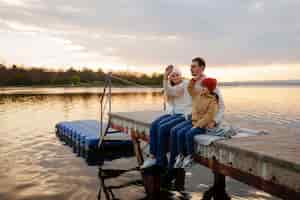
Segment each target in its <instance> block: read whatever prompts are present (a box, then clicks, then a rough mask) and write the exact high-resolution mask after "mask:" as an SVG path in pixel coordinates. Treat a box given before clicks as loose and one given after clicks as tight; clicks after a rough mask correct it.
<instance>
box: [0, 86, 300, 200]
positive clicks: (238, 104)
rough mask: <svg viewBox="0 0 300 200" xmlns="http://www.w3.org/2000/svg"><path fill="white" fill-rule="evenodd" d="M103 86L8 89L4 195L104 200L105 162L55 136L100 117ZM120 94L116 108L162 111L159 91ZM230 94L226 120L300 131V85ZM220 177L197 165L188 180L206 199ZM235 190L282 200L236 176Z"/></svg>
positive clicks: (2, 122)
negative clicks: (100, 194)
mask: <svg viewBox="0 0 300 200" xmlns="http://www.w3.org/2000/svg"><path fill="white" fill-rule="evenodd" d="M99 91H101V90H100V89H98V88H77V89H62V88H60V89H50V88H48V89H31V88H25V89H24V88H23V89H20V88H9V89H8V88H6V89H2V90H0V127H1V129H0V199H1V200H6V199H9V200H10V199H18V200H19V199H20V200H21V199H22V200H25V199H26V200H27V199H28V200H29V199H30V200H35V199H39V200H44V199H55V200H60V199H96V197H97V190H98V187H99V179H98V177H97V173H98V168H97V166H88V165H87V164H86V163H85V162H84V160H83V159H81V158H79V157H76V156H75V155H74V154H73V153H72V151H71V149H70V148H69V147H68V146H65V145H63V144H62V143H61V142H60V141H59V140H58V139H57V137H56V136H55V133H54V126H55V124H56V123H58V122H60V121H65V120H77V119H98V118H99V95H98V94H97V92H99ZM113 91H118V92H117V93H115V94H113V98H112V104H113V105H112V108H113V111H134V110H145V109H148V110H151V109H161V108H162V102H163V100H162V96H161V94H160V93H159V91H160V90H159V89H154V90H153V89H147V90H141V89H139V90H138V93H134V91H136V89H133V88H131V89H117V90H114V89H113ZM144 91H145V92H144ZM222 92H223V95H224V98H225V104H226V115H225V118H226V120H227V121H229V122H231V123H233V124H235V125H236V126H241V127H247V128H256V129H263V130H267V131H269V132H280V133H281V134H285V133H286V132H300V106H299V102H300V87H297V86H295V87H223V88H222ZM128 161H130V159H127V160H126V159H125V160H124V162H128ZM132 161H133V162H134V159H132V160H131V161H130V162H131V163H132ZM212 180H213V179H212V176H211V174H210V172H209V170H207V169H205V168H204V167H200V166H196V167H193V168H192V169H191V171H189V172H188V173H187V179H186V187H187V191H188V192H189V193H190V198H191V199H200V197H201V195H202V192H203V191H205V190H206V189H207V187H208V186H209V185H210V184H212ZM227 190H228V192H229V193H230V194H231V195H232V196H233V199H276V198H274V197H271V196H270V195H268V194H265V193H263V192H261V191H258V190H256V189H254V188H251V187H248V186H246V185H244V184H241V183H238V182H236V181H234V180H231V179H229V180H228V184H227ZM141 191H142V190H140V188H139V189H130V190H129V189H127V190H126V189H125V193H126V192H127V194H129V193H130V194H132V197H130V198H131V199H138V198H140V196H141V195H142V194H141V193H142V192H141ZM123 192H124V191H123ZM121 193H122V192H121V191H120V192H119V195H120V196H121V197H124V195H121ZM116 194H117V195H118V191H117V192H116ZM126 197H127V198H124V199H128V198H129V197H128V196H126Z"/></svg>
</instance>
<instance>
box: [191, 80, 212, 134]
mask: <svg viewBox="0 0 300 200" xmlns="http://www.w3.org/2000/svg"><path fill="white" fill-rule="evenodd" d="M188 91H189V93H190V95H191V96H192V124H193V127H197V128H205V127H206V126H207V125H208V124H209V123H210V122H213V120H214V117H215V115H216V113H217V111H218V103H217V99H216V97H215V96H214V95H212V94H205V95H201V94H200V93H199V92H198V91H196V90H195V81H193V80H191V81H190V82H189V85H188Z"/></svg>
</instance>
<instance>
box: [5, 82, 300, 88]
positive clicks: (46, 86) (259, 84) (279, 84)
mask: <svg viewBox="0 0 300 200" xmlns="http://www.w3.org/2000/svg"><path fill="white" fill-rule="evenodd" d="M219 85H220V86H300V80H272V81H243V82H220V83H219ZM103 86H104V84H103V83H100V84H99V83H78V84H51V85H8V86H0V89H9V88H24V87H25V88H78V87H81V88H93V87H103ZM112 87H115V88H133V87H135V86H129V85H124V84H114V83H113V84H112ZM137 87H138V86H137ZM144 87H147V88H161V87H162V86H161V84H155V85H144Z"/></svg>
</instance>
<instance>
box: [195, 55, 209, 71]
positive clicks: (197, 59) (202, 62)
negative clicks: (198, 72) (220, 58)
mask: <svg viewBox="0 0 300 200" xmlns="http://www.w3.org/2000/svg"><path fill="white" fill-rule="evenodd" d="M192 62H197V63H198V65H199V67H203V69H205V67H206V65H205V60H204V59H203V58H200V57H196V58H193V60H192Z"/></svg>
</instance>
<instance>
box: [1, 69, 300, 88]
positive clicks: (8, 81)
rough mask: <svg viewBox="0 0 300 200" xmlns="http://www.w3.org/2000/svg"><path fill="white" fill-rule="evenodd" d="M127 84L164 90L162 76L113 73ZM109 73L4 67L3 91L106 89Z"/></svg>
mask: <svg viewBox="0 0 300 200" xmlns="http://www.w3.org/2000/svg"><path fill="white" fill-rule="evenodd" d="M112 74H113V75H114V76H117V77H119V78H121V79H123V80H128V81H130V82H132V83H136V84H137V85H142V86H145V87H149V88H159V87H162V79H163V74H162V73H153V74H150V75H148V74H145V73H138V72H126V71H115V72H112ZM104 77H105V73H104V72H103V71H102V69H101V68H99V69H98V70H97V71H93V70H91V69H88V68H83V69H82V70H76V69H74V68H72V67H70V68H69V69H67V70H58V71H55V70H49V69H43V68H24V67H20V66H17V65H12V67H6V66H5V65H3V64H0V89H3V88H10V87H33V88H49V87H51V88H72V87H101V86H104ZM219 85H220V86H300V80H265V81H235V82H220V83H219ZM112 86H113V87H120V88H122V87H134V85H132V84H129V83H126V82H123V81H120V80H117V79H112Z"/></svg>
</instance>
